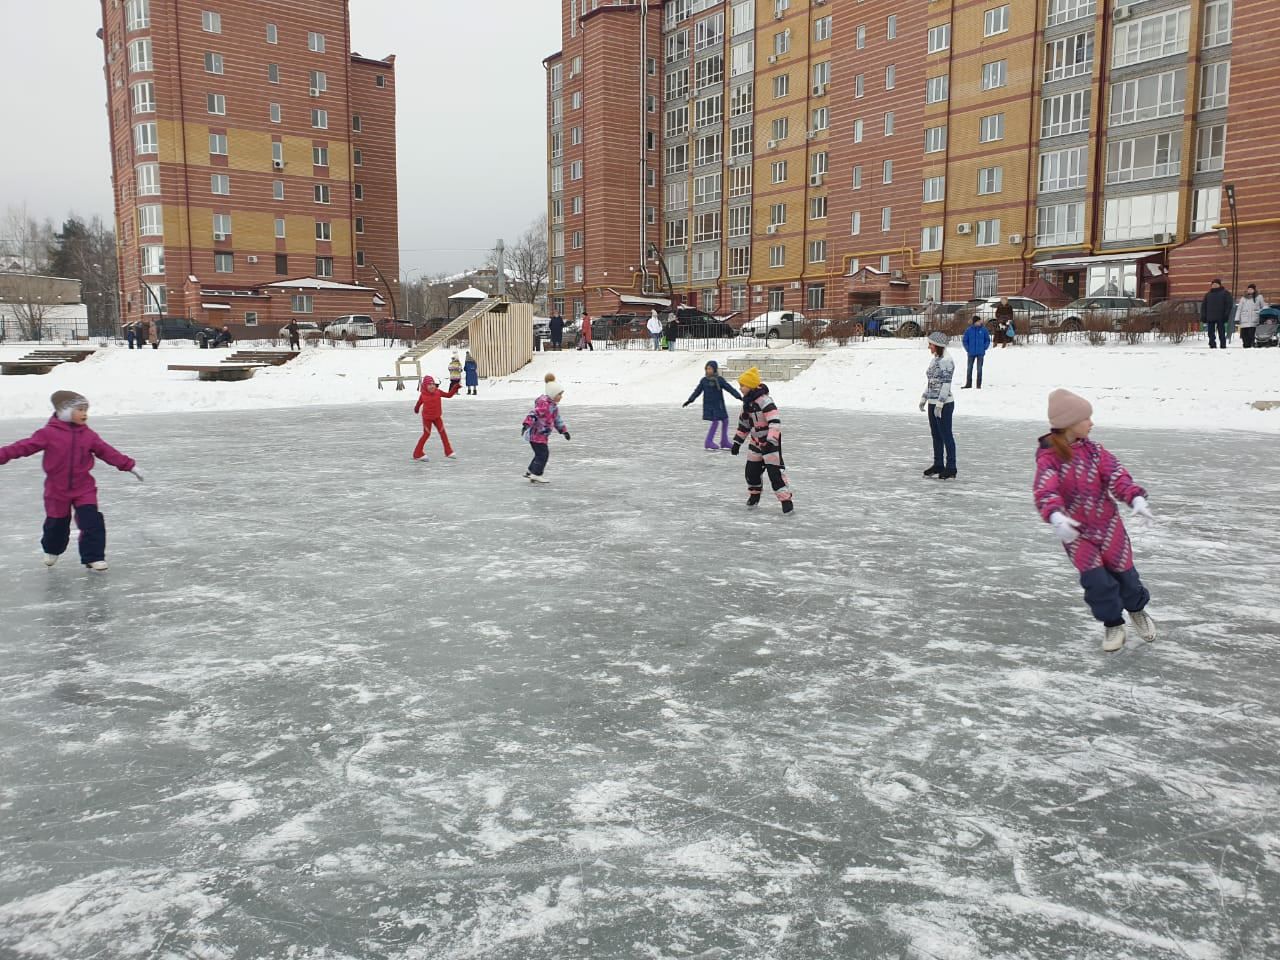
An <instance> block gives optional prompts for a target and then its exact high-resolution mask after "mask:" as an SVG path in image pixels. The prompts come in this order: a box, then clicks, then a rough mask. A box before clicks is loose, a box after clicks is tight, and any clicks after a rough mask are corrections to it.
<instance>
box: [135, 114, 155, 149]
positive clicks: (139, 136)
mask: <svg viewBox="0 0 1280 960" xmlns="http://www.w3.org/2000/svg"><path fill="white" fill-rule="evenodd" d="M133 150H134V153H139V154H145V153H159V152H160V134H159V132H158V127H157V125H156V123H155V122H154V121H152V122H151V123H137V124H134V127H133Z"/></svg>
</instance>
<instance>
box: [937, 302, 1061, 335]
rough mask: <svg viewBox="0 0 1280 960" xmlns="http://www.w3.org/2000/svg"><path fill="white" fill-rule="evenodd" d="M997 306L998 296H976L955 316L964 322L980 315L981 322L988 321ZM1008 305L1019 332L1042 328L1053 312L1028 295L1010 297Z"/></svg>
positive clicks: (1035, 330)
mask: <svg viewBox="0 0 1280 960" xmlns="http://www.w3.org/2000/svg"><path fill="white" fill-rule="evenodd" d="M998 306H1000V298H999V297H977V298H975V299H973V300H970V301H968V302H967V303H966V304H965V305H964V308H963V309H961V310H960V312H959V313H958V314H957V316H958V317H960V318H961V319H963V320H964V322H965V323H966V324H968V323H969V321H970V320H971V319H972V318H974V317H980V318H982V320H983V322H989V321H991V320H993V319H995V315H996V307H998ZM1009 306H1011V307H1013V320H1014V323H1015V325H1016V326H1017V330H1018V332H1019V333H1024V332H1026V331H1027V330H1028V329H1030V331H1031V332H1032V333H1035V332H1037V331H1039V330H1041V329H1043V328H1044V326H1045V324H1046V323H1048V321H1049V319H1050V316H1051V315H1052V313H1053V311H1052V310H1050V309H1049V308H1048V307H1046V306H1045V305H1044V304H1043V303H1041V302H1040V301H1039V300H1032V299H1031V298H1030V297H1010V298H1009Z"/></svg>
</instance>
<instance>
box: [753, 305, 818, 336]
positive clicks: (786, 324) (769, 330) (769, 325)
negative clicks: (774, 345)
mask: <svg viewBox="0 0 1280 960" xmlns="http://www.w3.org/2000/svg"><path fill="white" fill-rule="evenodd" d="M805 323H806V321H805V316H804V314H803V313H800V312H799V311H796V310H770V311H768V312H767V313H762V314H760V315H759V316H758V317H756V318H755V319H753V320H748V321H747V322H746V323H744V324H743V325H742V327H741V329H739V330H738V333H739V334H740V335H741V336H744V337H764V338H766V339H769V340H777V339H779V338H784V339H787V340H795V339H797V338H798V337H800V336H802V333H803V330H804V329H805Z"/></svg>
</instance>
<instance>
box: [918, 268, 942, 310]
mask: <svg viewBox="0 0 1280 960" xmlns="http://www.w3.org/2000/svg"><path fill="white" fill-rule="evenodd" d="M920 298H921V299H922V300H924V301H925V302H928V301H930V300H932V301H934V302H935V303H936V302H938V301H939V300H941V299H942V274H940V273H922V274H920Z"/></svg>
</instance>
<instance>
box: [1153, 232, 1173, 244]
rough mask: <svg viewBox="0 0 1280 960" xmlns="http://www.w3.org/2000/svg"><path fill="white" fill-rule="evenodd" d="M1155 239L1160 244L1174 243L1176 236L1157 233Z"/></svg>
mask: <svg viewBox="0 0 1280 960" xmlns="http://www.w3.org/2000/svg"><path fill="white" fill-rule="evenodd" d="M1154 239H1155V242H1156V243H1158V244H1165V243H1173V239H1174V235H1173V234H1172V233H1157V234H1156V235H1155V238H1154Z"/></svg>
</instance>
